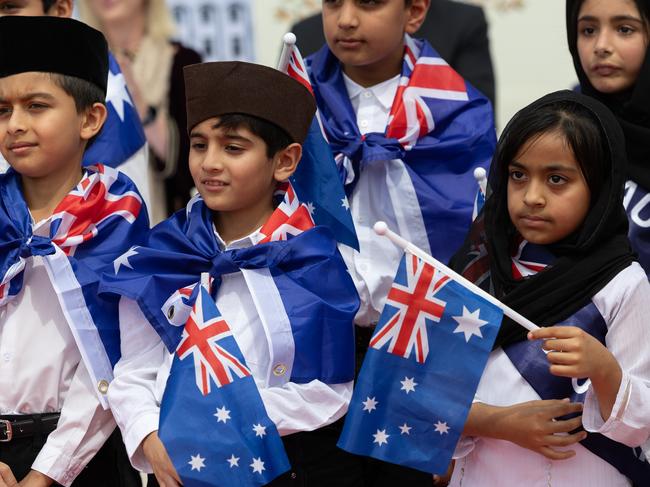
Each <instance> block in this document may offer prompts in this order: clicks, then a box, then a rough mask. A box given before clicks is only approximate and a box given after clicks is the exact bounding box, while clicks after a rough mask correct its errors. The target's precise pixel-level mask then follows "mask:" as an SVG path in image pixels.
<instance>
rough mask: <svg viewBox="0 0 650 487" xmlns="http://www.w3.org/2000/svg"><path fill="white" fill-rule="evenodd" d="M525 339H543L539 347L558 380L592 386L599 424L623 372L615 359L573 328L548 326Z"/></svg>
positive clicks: (615, 393)
mask: <svg viewBox="0 0 650 487" xmlns="http://www.w3.org/2000/svg"><path fill="white" fill-rule="evenodd" d="M528 339H529V340H539V339H542V340H545V341H544V344H543V345H542V348H544V350H549V351H550V352H549V353H548V354H547V355H546V357H547V359H548V361H549V362H550V364H551V367H550V369H549V370H550V372H551V374H553V375H557V376H560V377H572V378H576V379H583V378H589V379H590V380H591V383H592V385H593V387H594V391H595V393H596V396H597V397H598V403H599V405H600V414H601V416H602V418H603V421H606V420H607V418H609V416H610V414H611V412H612V408H613V407H614V402H615V401H616V395H617V393H618V389H619V387H620V385H621V380H622V377H623V371H622V370H621V367H620V365H619V364H618V361H617V360H616V357H614V355H612V353H611V352H610V351H609V350H607V347H605V345H603V344H602V343H600V342H599V341H598V340H596V339H595V338H594V337H593V336H591V335H590V334H589V333H587V332H585V331H583V330H582V329H580V328H577V327H575V326H549V327H547V328H540V329H538V330H535V331H531V332H529V333H528Z"/></svg>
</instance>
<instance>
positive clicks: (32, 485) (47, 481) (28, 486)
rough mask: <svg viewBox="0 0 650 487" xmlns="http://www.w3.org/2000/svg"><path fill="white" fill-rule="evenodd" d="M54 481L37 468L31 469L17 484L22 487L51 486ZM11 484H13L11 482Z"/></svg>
mask: <svg viewBox="0 0 650 487" xmlns="http://www.w3.org/2000/svg"><path fill="white" fill-rule="evenodd" d="M53 483H54V480H52V479H51V478H50V477H48V476H47V475H45V474H42V473H41V472H38V471H37V470H30V471H29V473H28V474H27V475H25V478H24V479H22V480H21V481H20V482H18V483H17V484H16V485H17V486H20V487H49V486H50V485H52V484H53ZM9 485H11V484H9Z"/></svg>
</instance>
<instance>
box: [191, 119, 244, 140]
mask: <svg viewBox="0 0 650 487" xmlns="http://www.w3.org/2000/svg"><path fill="white" fill-rule="evenodd" d="M219 128H220V127H219V125H218V124H216V125H214V126H213V127H212V129H213V130H217V129H219ZM194 138H204V139H205V138H207V135H205V134H204V133H203V132H190V139H194ZM220 138H222V139H228V140H236V141H239V142H248V143H249V144H250V143H252V142H253V141H252V140H251V139H249V138H247V137H244V136H243V135H239V134H237V133H236V132H227V133H225V134H224V135H222V136H220Z"/></svg>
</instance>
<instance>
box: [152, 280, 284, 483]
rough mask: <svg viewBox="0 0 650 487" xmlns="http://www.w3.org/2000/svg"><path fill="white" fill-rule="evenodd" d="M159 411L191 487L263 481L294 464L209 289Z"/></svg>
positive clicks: (202, 294)
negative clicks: (291, 463)
mask: <svg viewBox="0 0 650 487" xmlns="http://www.w3.org/2000/svg"><path fill="white" fill-rule="evenodd" d="M195 290H196V291H198V292H196V291H195V292H194V294H195V295H197V296H196V299H195V300H194V303H195V304H194V309H193V311H192V313H191V315H190V318H189V319H188V321H187V323H186V325H185V328H184V330H183V336H182V339H181V341H180V342H179V345H178V348H177V349H176V354H175V356H174V362H173V364H172V368H171V373H170V376H169V379H168V380H167V386H166V388H165V394H164V396H163V399H162V404H161V408H160V429H159V432H158V434H159V436H160V439H161V440H162V442H163V443H164V444H165V447H166V449H167V452H168V453H169V456H170V458H171V459H172V462H173V463H174V466H175V467H176V471H177V472H178V474H179V476H180V477H181V480H182V482H183V485H184V486H185V487H204V486H205V487H207V486H215V485H238V486H255V485H264V484H267V483H268V482H270V481H271V480H273V479H274V478H275V477H277V476H278V475H280V474H282V473H284V472H286V471H287V470H288V469H289V468H290V464H289V460H288V458H287V455H286V453H285V451H284V446H283V444H282V440H281V439H280V435H279V433H278V431H277V429H276V427H275V424H274V423H273V422H272V421H271V419H270V418H269V417H268V415H267V414H266V410H265V409H264V404H263V403H262V398H261V397H260V394H259V392H258V390H257V386H256V385H255V381H254V379H253V377H252V376H251V372H250V370H249V369H248V367H247V366H246V363H245V361H244V357H243V355H242V353H241V351H240V350H239V347H238V346H237V343H236V341H235V339H234V337H233V336H232V332H231V331H230V327H229V326H228V324H227V323H226V321H225V320H224V318H223V317H222V316H221V313H220V312H219V310H218V309H217V306H216V305H215V303H214V300H213V299H212V297H211V296H210V294H209V293H208V291H207V290H206V289H205V288H204V287H203V286H196V288H195Z"/></svg>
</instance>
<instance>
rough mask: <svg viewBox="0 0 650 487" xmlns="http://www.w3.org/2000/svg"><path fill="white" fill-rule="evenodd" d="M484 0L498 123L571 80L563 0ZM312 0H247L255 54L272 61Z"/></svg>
mask: <svg viewBox="0 0 650 487" xmlns="http://www.w3.org/2000/svg"><path fill="white" fill-rule="evenodd" d="M499 3H500V2H496V1H488V2H487V6H486V8H485V10H486V15H487V17H488V21H489V24H490V33H489V35H490V41H491V49H492V59H493V62H494V64H495V71H496V80H497V105H498V106H497V124H498V127H499V128H503V127H504V125H505V123H506V122H507V121H508V120H509V119H510V117H511V116H512V115H513V114H514V113H515V112H516V111H517V110H518V109H519V108H522V107H523V106H524V105H526V104H527V103H529V102H531V101H533V100H535V99H536V98H539V97H540V96H542V95H544V94H546V93H549V92H551V91H555V90H558V89H563V88H568V87H570V86H572V85H573V84H574V83H575V81H576V77H575V72H574V70H573V64H572V62H571V56H570V55H569V52H568V50H567V47H566V34H565V25H564V24H565V21H564V0H523V1H521V2H519V3H521V4H522V6H521V7H519V8H515V9H510V10H502V9H499V8H498V5H497V4H499ZM319 6H320V2H319V1H314V0H294V1H291V0H253V24H254V25H255V52H256V60H257V62H259V63H262V64H266V65H274V64H275V62H276V60H277V57H278V55H279V52H280V48H281V39H282V35H283V34H284V33H285V32H286V30H287V29H288V28H289V26H290V25H292V23H293V22H294V21H295V20H297V19H298V18H299V17H300V16H305V15H307V14H309V13H310V12H313V11H315V10H317V9H318V7H319Z"/></svg>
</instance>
